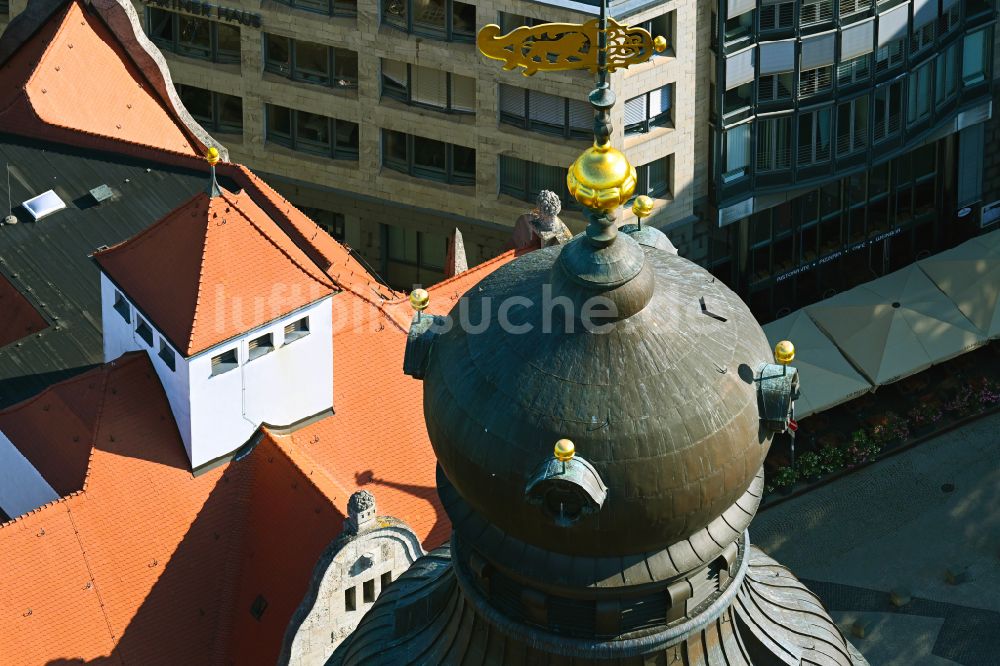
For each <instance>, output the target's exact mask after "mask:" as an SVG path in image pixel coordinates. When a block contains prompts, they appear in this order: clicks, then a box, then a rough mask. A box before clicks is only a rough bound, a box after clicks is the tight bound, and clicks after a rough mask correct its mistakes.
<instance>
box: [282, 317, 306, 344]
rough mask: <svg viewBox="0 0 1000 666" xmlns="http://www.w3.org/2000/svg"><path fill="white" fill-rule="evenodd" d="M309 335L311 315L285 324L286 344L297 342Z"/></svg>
mask: <svg viewBox="0 0 1000 666" xmlns="http://www.w3.org/2000/svg"><path fill="white" fill-rule="evenodd" d="M307 335H309V317H303V318H302V319H296V320H295V321H293V322H292V323H291V324H286V325H285V344H286V345H287V344H288V343H289V342H295V341H296V340H298V339H299V338H304V337H306V336H307Z"/></svg>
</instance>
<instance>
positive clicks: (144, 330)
mask: <svg viewBox="0 0 1000 666" xmlns="http://www.w3.org/2000/svg"><path fill="white" fill-rule="evenodd" d="M135 334H136V335H138V336H139V337H140V338H142V341H143V342H145V343H146V344H147V345H148V346H150V347H152V346H153V339H154V338H153V327H152V326H150V325H149V322H148V321H146V320H145V319H143V318H142V317H140V316H136V318H135Z"/></svg>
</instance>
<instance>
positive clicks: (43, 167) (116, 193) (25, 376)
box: [0, 134, 207, 408]
mask: <svg viewBox="0 0 1000 666" xmlns="http://www.w3.org/2000/svg"><path fill="white" fill-rule="evenodd" d="M0 159H2V161H3V162H5V163H6V164H8V165H9V167H10V190H11V192H10V194H11V202H12V203H13V205H14V215H15V216H16V217H17V218H18V221H19V224H17V225H4V226H0V274H2V275H3V277H4V278H6V279H8V280H9V281H10V282H11V284H13V285H14V287H15V288H16V289H17V290H18V291H19V292H21V294H22V295H24V297H25V298H26V299H27V300H28V301H29V302H30V303H31V304H32V305H33V306H34V307H35V309H36V310H37V311H38V312H39V314H41V315H42V317H43V318H44V319H45V320H46V321H47V322H48V324H49V325H48V327H47V328H45V329H44V330H42V331H41V332H39V333H37V334H33V335H31V336H29V337H26V338H22V339H21V340H18V341H16V342H12V343H10V344H8V345H6V346H5V347H2V348H0V408H2V407H6V406H8V405H11V404H14V403H16V402H19V401H21V400H23V399H25V398H27V397H30V396H32V395H34V394H36V393H38V392H39V391H41V390H42V389H44V388H45V387H47V386H49V385H51V384H53V383H55V382H57V381H60V380H62V379H66V378H67V377H71V376H73V375H75V374H77V373H79V372H82V371H84V370H86V369H88V368H90V367H93V366H94V365H96V364H98V363H101V362H102V361H103V352H102V338H101V295H100V277H99V276H100V274H99V271H98V268H97V265H96V264H94V262H93V261H91V259H90V256H89V255H90V254H91V253H92V252H93V251H94V250H96V249H97V248H98V247H100V246H102V245H109V246H110V245H113V244H115V243H119V242H121V241H123V240H126V239H127V238H130V237H132V236H134V235H135V234H137V233H139V232H140V231H142V230H143V229H145V228H146V227H148V226H150V225H151V224H153V223H154V222H156V221H157V220H158V219H160V218H161V217H163V216H164V215H166V214H167V213H169V212H170V211H171V210H173V209H175V208H177V207H178V206H179V205H180V204H181V203H183V202H184V201H186V200H187V199H189V198H190V197H192V196H194V195H195V194H196V193H198V192H200V191H201V190H203V189H204V187H205V184H206V182H207V180H206V178H207V176H206V175H205V174H204V173H200V172H197V171H194V170H188V169H182V168H175V167H169V166H163V165H161V164H154V163H151V162H146V161H143V160H136V159H131V158H128V157H124V156H119V155H112V154H105V153H100V152H97V151H92V150H87V151H84V150H80V149H76V148H71V147H68V146H62V145H54V144H48V143H44V142H41V141H36V140H32V139H24V138H20V137H15V136H12V135H7V134H0ZM99 185H107V186H108V187H109V188H110V189H111V190H112V197H111V199H109V200H106V201H104V202H103V203H101V204H97V203H96V201H95V199H94V197H93V196H92V195H91V193H90V190H92V189H93V188H96V187H98V186H99ZM7 187H8V185H7V178H6V177H3V175H2V174H0V192H2V194H0V202H4V201H5V199H6V197H5V196H4V195H6V194H7V193H8V192H7ZM49 189H52V190H55V192H56V193H57V194H58V195H59V196H60V198H62V200H63V201H65V202H66V205H67V208H66V209H65V210H61V211H59V212H56V213H53V214H52V215H50V216H47V217H45V218H43V219H41V220H39V221H38V222H32V221H31V216H30V215H29V214H28V212H27V211H25V210H24V209H23V208H20V207H19V206H20V202H22V201H25V200H27V199H29V198H31V197H33V196H35V195H37V194H39V193H41V192H44V191H46V190H49ZM2 205H3V204H2V203H0V206H2ZM4 214H6V211H4ZM0 217H3V215H0Z"/></svg>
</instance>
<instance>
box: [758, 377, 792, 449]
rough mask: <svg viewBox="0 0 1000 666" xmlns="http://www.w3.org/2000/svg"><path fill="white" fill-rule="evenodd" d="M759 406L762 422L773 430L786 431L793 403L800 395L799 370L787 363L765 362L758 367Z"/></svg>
mask: <svg viewBox="0 0 1000 666" xmlns="http://www.w3.org/2000/svg"><path fill="white" fill-rule="evenodd" d="M754 381H755V382H756V383H757V408H758V411H759V413H760V420H761V423H762V424H763V425H764V427H765V428H767V429H768V430H770V431H771V432H778V433H781V432H785V431H786V430H788V422H789V420H791V418H792V405H793V403H794V402H795V400H797V399H798V397H799V371H798V370H796V369H795V368H793V367H791V366H787V365H778V364H776V363H764V364H762V365H761V366H760V367H759V368H758V369H757V374H756V377H755V379H754Z"/></svg>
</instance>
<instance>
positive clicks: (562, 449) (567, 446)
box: [553, 439, 576, 462]
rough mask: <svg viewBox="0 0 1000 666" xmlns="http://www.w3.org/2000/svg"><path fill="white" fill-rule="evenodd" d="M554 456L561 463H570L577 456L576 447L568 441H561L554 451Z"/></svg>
mask: <svg viewBox="0 0 1000 666" xmlns="http://www.w3.org/2000/svg"><path fill="white" fill-rule="evenodd" d="M553 455H554V456H555V457H556V460H558V461H559V462H569V461H570V460H572V459H573V456H575V455H576V447H575V446H574V445H573V442H571V441H570V440H568V439H560V440H559V441H558V442H556V448H555V450H554V451H553Z"/></svg>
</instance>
